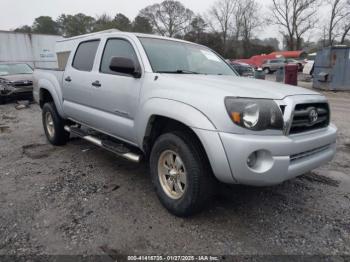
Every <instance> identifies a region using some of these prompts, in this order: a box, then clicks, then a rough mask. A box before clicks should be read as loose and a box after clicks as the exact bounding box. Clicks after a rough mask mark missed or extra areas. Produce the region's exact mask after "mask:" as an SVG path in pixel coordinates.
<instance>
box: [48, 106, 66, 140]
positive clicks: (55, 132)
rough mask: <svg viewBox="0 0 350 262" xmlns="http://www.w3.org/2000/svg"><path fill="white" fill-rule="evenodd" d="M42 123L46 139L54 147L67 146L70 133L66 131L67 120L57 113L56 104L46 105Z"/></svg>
mask: <svg viewBox="0 0 350 262" xmlns="http://www.w3.org/2000/svg"><path fill="white" fill-rule="evenodd" d="M42 122H43V126H44V131H45V135H46V138H47V140H48V141H49V142H50V143H51V144H52V145H54V146H63V145H65V144H67V142H68V140H69V133H68V132H67V131H66V130H64V125H65V120H64V119H62V118H61V117H60V115H59V114H58V113H57V110H56V107H55V105H54V103H52V102H51V103H46V104H44V106H43V110H42ZM49 122H51V124H50V123H49Z"/></svg>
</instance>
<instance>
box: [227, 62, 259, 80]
mask: <svg viewBox="0 0 350 262" xmlns="http://www.w3.org/2000/svg"><path fill="white" fill-rule="evenodd" d="M229 64H230V65H231V66H232V67H233V69H234V70H236V72H237V73H238V74H239V75H240V76H244V77H254V68H253V67H252V66H251V65H248V64H246V63H241V62H235V61H229Z"/></svg>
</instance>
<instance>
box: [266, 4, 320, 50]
mask: <svg viewBox="0 0 350 262" xmlns="http://www.w3.org/2000/svg"><path fill="white" fill-rule="evenodd" d="M318 3H319V0H272V6H271V9H272V17H273V19H271V20H270V22H271V23H273V24H276V25H278V26H279V27H280V28H281V30H282V32H281V33H282V34H283V35H284V36H285V37H286V40H287V46H288V49H289V50H296V49H301V44H302V38H303V35H305V34H306V33H307V32H309V31H310V30H311V29H313V27H314V25H315V23H316V21H317V17H316V14H317V4H318Z"/></svg>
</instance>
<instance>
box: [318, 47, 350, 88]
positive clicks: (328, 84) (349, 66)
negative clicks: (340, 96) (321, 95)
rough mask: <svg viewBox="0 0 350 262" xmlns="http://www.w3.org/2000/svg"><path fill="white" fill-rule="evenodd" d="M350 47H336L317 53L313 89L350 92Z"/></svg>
mask: <svg viewBox="0 0 350 262" xmlns="http://www.w3.org/2000/svg"><path fill="white" fill-rule="evenodd" d="M349 72H350V47H347V46H334V47H328V48H324V49H323V50H321V51H319V52H317V56H316V60H315V65H314V71H313V77H314V82H313V87H314V88H318V89H323V90H348V91H350V73H349Z"/></svg>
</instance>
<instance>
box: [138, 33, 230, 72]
mask: <svg viewBox="0 0 350 262" xmlns="http://www.w3.org/2000/svg"><path fill="white" fill-rule="evenodd" d="M140 41H141V43H142V45H143V47H144V49H145V51H146V53H147V56H148V59H149V61H150V63H151V66H152V68H153V71H154V72H157V73H174V74H176V73H178V74H206V75H233V76H236V75H237V74H236V73H235V72H234V70H233V69H232V68H231V67H230V66H229V65H228V64H226V62H225V61H224V60H222V58H221V57H219V56H218V55H216V54H215V53H214V52H213V51H211V50H210V49H207V48H205V47H201V46H198V45H195V44H188V43H183V42H178V41H171V40H165V39H155V38H145V37H140Z"/></svg>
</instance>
